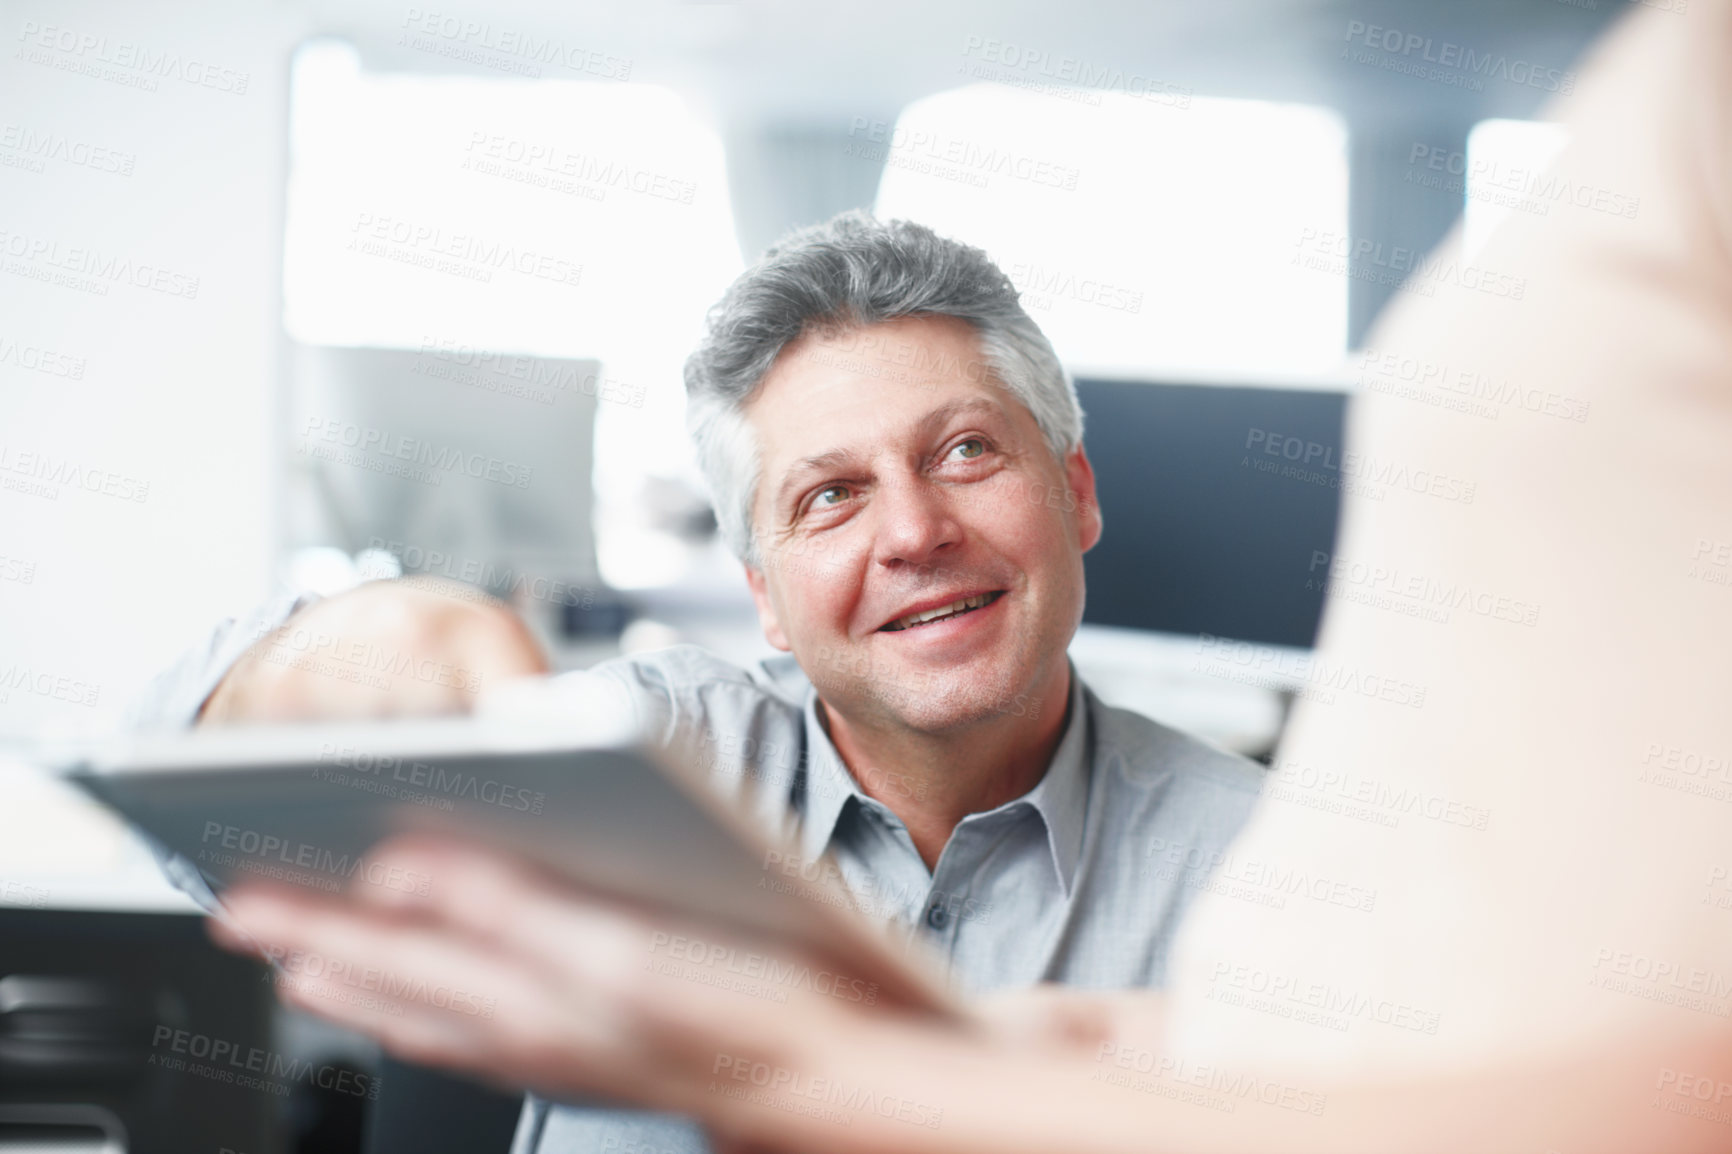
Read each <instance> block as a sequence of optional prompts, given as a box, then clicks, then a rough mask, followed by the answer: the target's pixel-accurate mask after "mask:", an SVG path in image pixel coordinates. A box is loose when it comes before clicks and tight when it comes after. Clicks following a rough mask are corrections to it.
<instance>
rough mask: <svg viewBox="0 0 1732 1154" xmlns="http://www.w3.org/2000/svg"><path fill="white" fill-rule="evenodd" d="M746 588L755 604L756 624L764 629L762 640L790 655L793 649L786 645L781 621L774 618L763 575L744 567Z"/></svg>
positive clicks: (768, 588)
mask: <svg viewBox="0 0 1732 1154" xmlns="http://www.w3.org/2000/svg"><path fill="white" fill-rule="evenodd" d="M746 588H748V589H750V590H751V591H752V600H753V601H754V602H756V603H757V606H758V623H759V624H760V625H762V626H763V627H764V640H765V641H768V642H769V643H770V644H771V645H774V646H775V647H776V648H777V649H780V650H781V651H782V652H783V653H792V652H793V651H794V647H793V646H792V645H790V644H788V635H787V634H786V633H783V632H782V621H781V618H779V617H777V616H776V607H775V605H773V604H772V603H771V601H770V587H769V585H768V584H766V583H765V581H764V574H763V573H762V572H761V571H760V570H758V569H755V568H753V567H752V566H750V565H747V566H746Z"/></svg>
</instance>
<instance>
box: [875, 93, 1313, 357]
mask: <svg viewBox="0 0 1732 1154" xmlns="http://www.w3.org/2000/svg"><path fill="white" fill-rule="evenodd" d="M1076 95H1077V96H1078V99H1070V98H1068V96H1064V95H1063V94H1061V93H1059V92H1056V91H1026V90H1020V89H1017V88H1012V87H1007V86H1000V85H994V84H977V85H972V86H970V87H966V88H959V89H955V90H952V91H948V92H944V93H940V94H938V95H935V96H931V97H928V98H926V99H924V100H920V101H918V102H916V103H914V104H911V105H909V106H908V107H907V108H906V109H904V110H903V112H902V115H901V118H900V119H899V120H898V121H897V123H896V125H895V128H894V130H893V131H886V132H880V133H876V134H874V133H872V132H871V130H870V128H868V129H867V130H866V131H864V132H859V133H856V138H855V141H854V142H853V143H852V144H851V147H855V148H859V149H862V150H870V149H872V148H874V147H879V148H881V149H882V151H883V153H884V155H885V158H886V161H885V171H884V178H883V182H882V184H881V185H880V187H879V194H878V203H877V211H878V214H879V215H880V216H885V217H908V218H911V219H914V220H918V221H921V222H923V223H925V224H929V225H931V226H932V227H934V228H936V229H937V230H938V231H940V232H942V233H945V234H948V235H951V236H955V237H958V238H961V239H964V240H967V241H970V242H971V243H974V244H978V245H980V246H981V247H982V248H984V249H986V251H987V252H989V253H991V254H992V256H993V257H994V258H995V259H996V260H997V261H998V262H999V264H1000V265H1001V266H1002V267H1003V268H1004V269H1005V271H1006V272H1007V273H1009V274H1010V276H1011V278H1012V280H1013V281H1015V282H1016V284H1017V286H1018V288H1020V289H1021V290H1022V291H1023V294H1024V303H1025V305H1026V307H1027V308H1028V309H1029V312H1030V314H1031V315H1032V316H1033V317H1034V319H1035V320H1036V321H1037V322H1038V323H1039V324H1040V325H1041V327H1042V328H1043V329H1044V330H1045V331H1046V333H1047V335H1048V336H1049V337H1050V338H1051V339H1052V341H1053V344H1054V346H1055V347H1056V348H1057V350H1058V353H1059V356H1060V357H1061V358H1062V359H1063V360H1064V361H1065V362H1066V363H1067V364H1068V365H1069V366H1070V367H1071V368H1072V369H1073V370H1076V371H1079V372H1089V371H1103V372H1109V373H1118V374H1137V373H1146V374H1155V373H1159V374H1168V375H1171V374H1186V373H1197V374H1202V375H1215V374H1220V375H1226V376H1231V377H1258V378H1263V379H1270V378H1281V377H1287V376H1291V375H1305V374H1318V373H1327V372H1330V371H1332V370H1334V369H1336V368H1337V367H1338V366H1339V364H1340V361H1341V358H1342V356H1343V354H1344V352H1345V350H1346V334H1347V282H1346V279H1345V278H1344V277H1341V276H1339V275H1336V274H1333V273H1330V272H1320V271H1317V270H1315V269H1313V268H1307V267H1304V266H1302V265H1299V264H1296V263H1295V259H1294V258H1295V257H1296V256H1297V255H1298V254H1299V252H1300V251H1301V244H1302V238H1306V237H1313V238H1314V237H1317V236H1319V235H1325V234H1332V235H1336V236H1341V235H1345V232H1346V228H1347V140H1346V131H1345V128H1344V126H1343V124H1342V123H1341V121H1340V119H1339V118H1338V117H1336V116H1335V115H1334V114H1332V113H1330V112H1327V111H1325V110H1323V109H1318V108H1312V107H1306V106H1300V105H1288V104H1269V103H1263V102H1259V101H1247V100H1217V99H1208V98H1202V97H1194V96H1193V97H1186V98H1185V99H1182V100H1178V99H1161V100H1150V99H1146V98H1138V97H1136V96H1133V95H1127V94H1123V93H1116V92H1082V91H1079V92H1078V93H1077V94H1076ZM1096 101H1098V103H1096ZM873 135H878V136H881V137H882V138H883V139H882V140H881V141H874V140H872V139H871V136H873ZM1308 230H1309V231H1308Z"/></svg>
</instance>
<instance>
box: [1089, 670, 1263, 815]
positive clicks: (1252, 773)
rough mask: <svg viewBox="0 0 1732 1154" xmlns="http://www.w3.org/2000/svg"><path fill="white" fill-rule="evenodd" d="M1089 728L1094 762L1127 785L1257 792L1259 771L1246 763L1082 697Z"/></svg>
mask: <svg viewBox="0 0 1732 1154" xmlns="http://www.w3.org/2000/svg"><path fill="white" fill-rule="evenodd" d="M1088 700H1089V704H1090V718H1091V720H1092V722H1093V723H1094V744H1095V762H1096V764H1097V765H1101V766H1105V767H1107V768H1108V769H1109V771H1110V772H1113V773H1116V774H1119V775H1122V776H1123V777H1124V778H1125V779H1126V782H1127V784H1134V785H1141V786H1145V787H1151V788H1153V787H1163V791H1164V792H1165V791H1171V790H1179V791H1183V792H1194V791H1201V792H1213V793H1228V794H1242V795H1244V796H1245V797H1246V799H1247V800H1250V799H1251V798H1254V797H1255V796H1256V794H1257V793H1258V792H1259V791H1260V790H1261V789H1262V787H1263V774H1264V770H1263V767H1262V766H1261V765H1259V764H1257V763H1256V762H1254V761H1252V760H1251V759H1250V758H1248V757H1244V756H1243V755H1241V754H1237V753H1233V752H1232V751H1230V750H1226V749H1222V748H1221V747H1220V746H1217V745H1213V744H1211V743H1209V742H1207V741H1205V740H1203V739H1202V738H1200V737H1196V736H1194V735H1192V734H1189V733H1185V732H1184V731H1182V730H1178V729H1174V728H1172V727H1171V726H1168V725H1163V724H1161V723H1160V722H1158V721H1156V720H1155V719H1154V718H1152V717H1147V716H1145V715H1143V714H1141V713H1138V712H1136V711H1135V710H1131V709H1124V708H1121V707H1119V706H1116V705H1108V704H1107V703H1105V702H1104V701H1102V700H1100V698H1098V697H1096V696H1095V695H1094V693H1093V692H1092V691H1091V692H1089V693H1088Z"/></svg>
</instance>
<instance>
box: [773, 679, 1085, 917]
mask: <svg viewBox="0 0 1732 1154" xmlns="http://www.w3.org/2000/svg"><path fill="white" fill-rule="evenodd" d="M1069 713H1070V716H1069V718H1068V719H1067V720H1066V722H1065V730H1064V736H1063V737H1062V738H1060V739H1059V743H1058V748H1057V749H1056V750H1054V751H1053V755H1052V761H1051V763H1050V764H1049V765H1048V766H1047V770H1046V773H1045V775H1044V776H1042V777H1041V779H1040V781H1039V782H1038V783H1037V784H1036V785H1035V787H1034V788H1033V789H1031V790H1029V791H1028V792H1027V793H1025V794H1023V795H1022V796H1021V797H1019V798H1016V799H1014V800H1012V801H1008V802H1005V803H1004V804H1003V805H1001V806H999V807H998V809H996V810H992V811H990V812H992V813H1003V812H1006V811H1008V810H1010V809H1011V808H1012V807H1016V806H1027V807H1029V808H1031V809H1033V810H1034V811H1035V813H1037V814H1039V815H1040V818H1041V822H1042V824H1043V825H1044V826H1045V827H1046V836H1047V845H1048V847H1049V848H1050V849H1051V851H1052V863H1053V869H1054V870H1056V871H1057V873H1058V877H1059V882H1060V884H1061V885H1062V886H1063V888H1064V893H1065V896H1066V897H1067V898H1068V897H1069V896H1070V891H1071V883H1072V881H1073V880H1074V879H1075V877H1076V870H1077V861H1078V859H1079V858H1080V857H1081V856H1082V841H1083V828H1084V824H1085V821H1086V819H1087V816H1088V786H1089V783H1088V778H1089V773H1088V745H1089V732H1088V731H1089V718H1088V700H1087V695H1086V694H1085V692H1084V690H1083V684H1082V678H1080V677H1078V676H1077V671H1076V667H1075V666H1074V665H1073V666H1072V667H1071V670H1070V705H1069ZM805 723H806V766H805V769H806V772H805V774H804V781H803V783H802V785H803V789H804V796H803V797H802V798H801V799H799V800H800V801H801V802H802V803H803V806H802V818H801V822H800V853H801V857H802V858H803V860H805V861H809V862H810V861H816V860H817V859H818V858H819V857H820V856H822V855H823V854H824V852H825V851H826V850H828V849H829V848H830V843H831V841H832V839H833V838H834V837H835V834H836V826H837V823H838V822H840V821H841V818H842V814H843V812H844V811H845V810H846V809H847V808H848V807H849V804H850V803H851V802H853V803H863V802H865V801H867V800H868V798H867V797H866V795H865V793H863V792H862V791H861V789H860V786H859V783H858V782H856V781H855V780H854V775H853V774H851V773H849V772H848V768H847V766H846V765H844V764H843V762H842V755H841V754H840V753H838V752H837V751H836V746H835V743H833V742H832V741H831V740H830V734H829V733H828V732H827V731H826V730H825V728H824V723H823V721H822V719H821V718H820V717H819V714H818V694H817V691H816V690H813V691H812V692H809V693H808V694H807V695H806V708H805Z"/></svg>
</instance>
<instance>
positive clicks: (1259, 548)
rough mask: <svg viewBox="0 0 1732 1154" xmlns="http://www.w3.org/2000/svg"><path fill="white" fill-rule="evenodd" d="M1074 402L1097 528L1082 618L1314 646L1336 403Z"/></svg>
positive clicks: (1108, 398) (1141, 387) (1330, 519)
mask: <svg viewBox="0 0 1732 1154" xmlns="http://www.w3.org/2000/svg"><path fill="white" fill-rule="evenodd" d="M1077 393H1078V396H1079V398H1080V399H1081V401H1082V407H1083V411H1084V413H1085V414H1086V425H1085V433H1084V444H1085V445H1086V447H1087V449H1088V453H1089V458H1090V460H1091V461H1092V462H1093V463H1094V468H1095V475H1096V478H1097V481H1098V486H1099V496H1100V503H1101V511H1102V514H1103V516H1104V517H1105V522H1106V531H1105V534H1104V535H1103V537H1102V539H1101V542H1100V544H1099V545H1097V546H1096V547H1095V548H1094V549H1093V550H1092V551H1091V552H1090V553H1088V554H1087V555H1086V557H1085V559H1084V563H1085V566H1086V571H1087V575H1088V607H1087V610H1086V612H1085V613H1084V616H1083V620H1084V621H1085V622H1088V623H1091V624H1096V625H1113V626H1123V627H1128V628H1135V629H1149V630H1157V631H1161V632H1166V633H1183V634H1200V633H1208V634H1213V635H1215V636H1218V637H1231V638H1235V639H1239V640H1245V641H1252V642H1256V643H1259V644H1266V645H1286V646H1298V647H1308V646H1310V645H1312V644H1313V642H1314V641H1315V639H1316V635H1317V624H1318V619H1319V617H1320V616H1321V614H1322V610H1323V595H1324V590H1325V586H1326V584H1327V577H1328V572H1329V569H1328V565H1329V557H1330V555H1331V553H1332V551H1333V549H1334V541H1335V529H1336V521H1337V518H1338V513H1339V498H1340V486H1341V481H1342V475H1341V464H1342V435H1343V425H1344V419H1345V415H1346V407H1347V395H1346V394H1345V393H1342V392H1338V391H1326V390H1310V389H1292V388H1246V387H1238V386H1224V385H1207V384H1183V383H1169V382H1152V381H1127V380H1100V379H1083V380H1078V381H1077Z"/></svg>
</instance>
